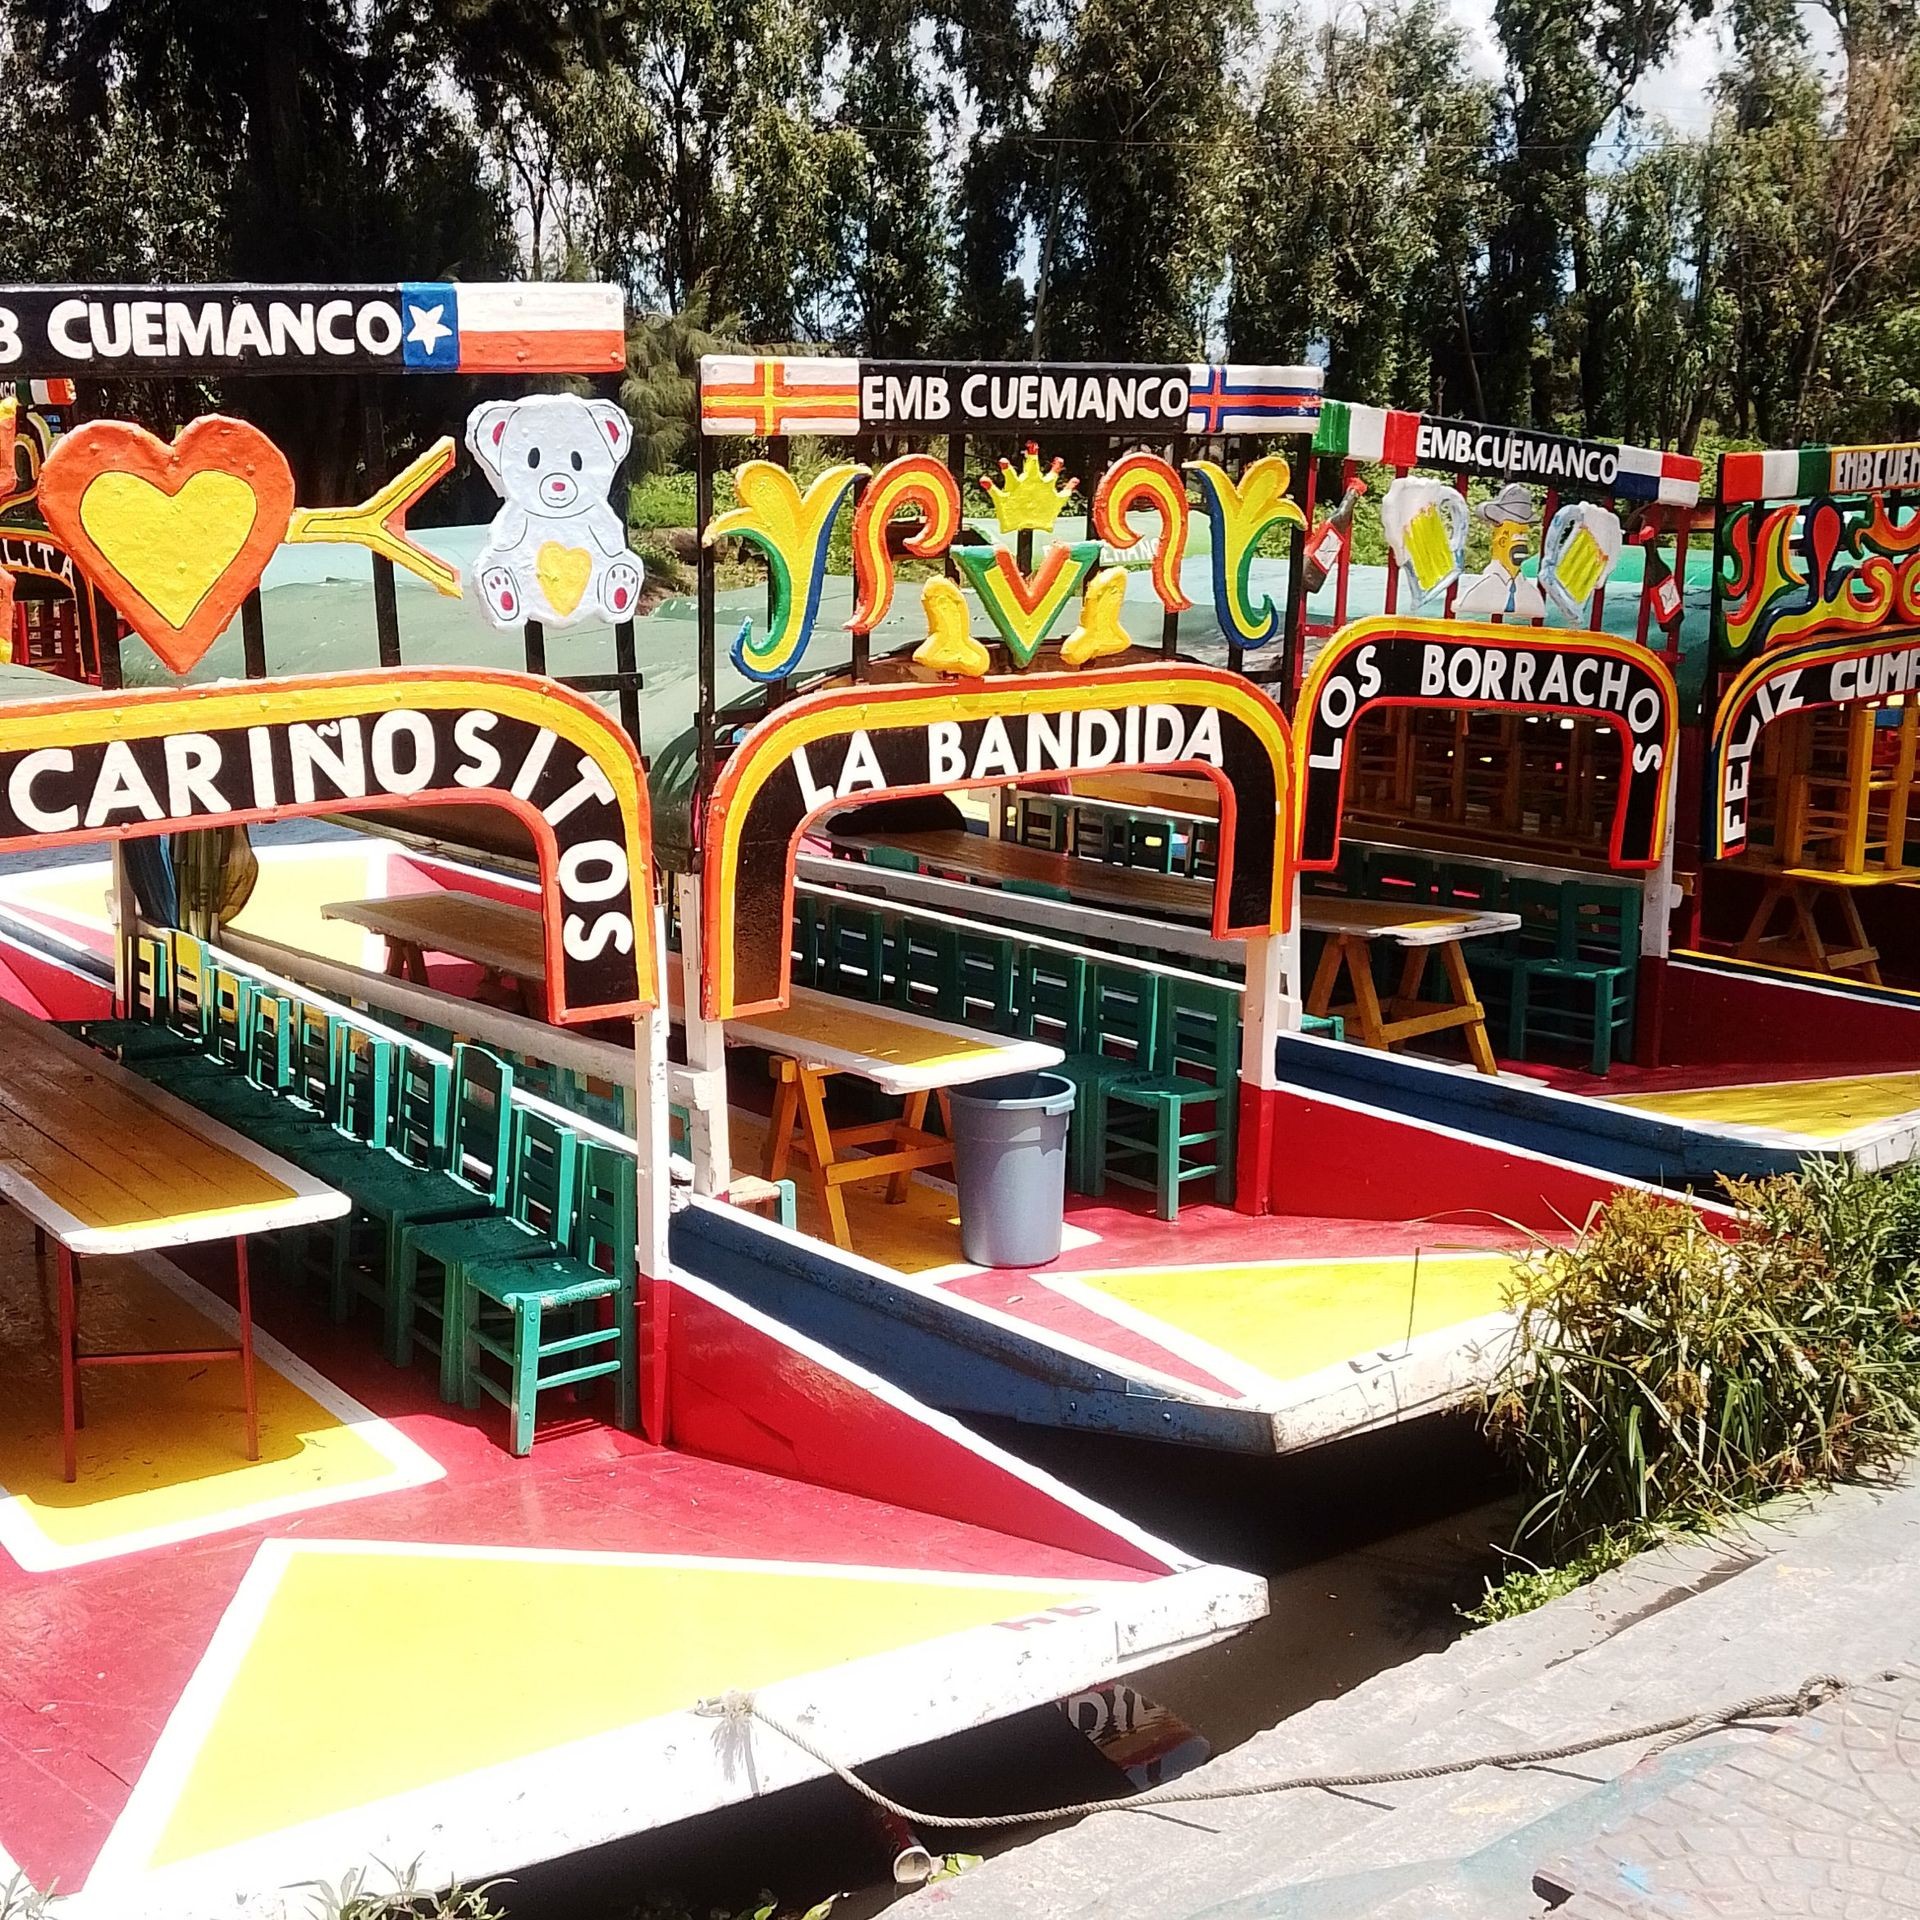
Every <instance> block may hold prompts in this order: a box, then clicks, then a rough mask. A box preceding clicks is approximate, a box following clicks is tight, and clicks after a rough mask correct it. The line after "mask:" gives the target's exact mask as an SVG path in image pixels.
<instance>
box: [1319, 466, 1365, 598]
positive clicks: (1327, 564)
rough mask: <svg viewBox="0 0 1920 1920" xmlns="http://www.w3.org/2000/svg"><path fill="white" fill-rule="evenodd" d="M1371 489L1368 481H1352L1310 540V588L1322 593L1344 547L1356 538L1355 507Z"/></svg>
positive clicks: (1348, 483)
mask: <svg viewBox="0 0 1920 1920" xmlns="http://www.w3.org/2000/svg"><path fill="white" fill-rule="evenodd" d="M1366 490H1367V483H1366V482H1365V481H1364V480H1350V481H1348V482H1347V490H1346V492H1345V493H1343V494H1342V495H1341V496H1340V504H1339V505H1338V506H1337V507H1335V508H1334V510H1333V511H1332V512H1331V513H1330V514H1328V515H1327V517H1326V518H1325V519H1324V520H1323V521H1321V523H1320V525H1319V527H1318V528H1317V529H1316V530H1315V532H1314V536H1313V538H1312V540H1310V541H1309V542H1308V543H1307V591H1308V592H1309V593H1318V592H1319V591H1320V589H1321V588H1322V587H1323V586H1324V585H1325V584H1326V580H1327V576H1328V575H1329V574H1330V573H1332V571H1333V569H1334V567H1335V566H1336V565H1337V564H1338V562H1339V559H1340V554H1341V550H1342V549H1343V548H1344V547H1345V546H1346V545H1347V544H1348V542H1349V541H1351V540H1352V538H1353V510H1354V507H1355V506H1356V505H1357V504H1358V502H1359V499H1360V496H1361V495H1362V494H1363V493H1365V492H1366Z"/></svg>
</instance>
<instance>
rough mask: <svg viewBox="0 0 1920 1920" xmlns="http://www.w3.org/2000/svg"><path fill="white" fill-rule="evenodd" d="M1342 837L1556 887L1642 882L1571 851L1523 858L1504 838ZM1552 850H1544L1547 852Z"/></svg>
mask: <svg viewBox="0 0 1920 1920" xmlns="http://www.w3.org/2000/svg"><path fill="white" fill-rule="evenodd" d="M1340 840H1341V844H1342V845H1343V846H1359V847H1368V848H1371V849H1372V850H1373V851H1374V852H1376V853H1418V854H1424V855H1426V856H1427V857H1428V858H1430V859H1435V860H1449V861H1458V862H1459V863H1460V865H1462V866H1466V867H1485V868H1486V869H1487V870H1488V871H1489V872H1490V873H1504V874H1506V875H1507V876H1508V877H1509V878H1511V879H1515V880H1544V881H1546V882H1548V883H1549V884H1550V885H1553V886H1564V885H1569V884H1571V885H1575V886H1596V885H1606V884H1609V883H1611V884H1613V885H1616V886H1622V887H1637V886H1638V885H1640V883H1641V876H1640V875H1639V874H1637V873H1622V872H1621V871H1620V870H1619V869H1618V868H1617V867H1610V866H1608V865H1606V863H1605V862H1604V861H1602V862H1597V863H1596V862H1593V861H1588V860H1581V859H1576V858H1575V857H1574V856H1573V855H1571V854H1568V855H1565V856H1563V859H1562V862H1558V863H1557V862H1556V861H1554V860H1550V859H1546V858H1542V859H1539V860H1529V859H1522V858H1519V857H1518V856H1517V855H1515V854H1510V853H1509V852H1508V850H1507V848H1508V843H1507V842H1504V841H1501V842H1490V843H1489V844H1488V845H1487V846H1486V848H1485V849H1484V850H1475V849H1470V848H1466V847H1459V846H1453V845H1450V844H1448V843H1447V842H1445V841H1444V840H1442V839H1440V838H1439V836H1437V835H1427V836H1423V837H1422V836H1407V837H1403V836H1402V835H1401V834H1400V833H1399V832H1398V831H1395V832H1393V833H1391V834H1388V833H1355V832H1352V831H1348V832H1346V833H1343V834H1342V835H1341V836H1340ZM1550 851H1552V850H1551V849H1543V853H1544V852H1550Z"/></svg>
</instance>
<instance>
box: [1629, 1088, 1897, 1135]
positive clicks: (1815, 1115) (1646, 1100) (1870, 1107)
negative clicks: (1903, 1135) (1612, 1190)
mask: <svg viewBox="0 0 1920 1920" xmlns="http://www.w3.org/2000/svg"><path fill="white" fill-rule="evenodd" d="M1607 1103H1608V1105H1610V1106H1616V1107H1632V1108H1634V1109H1635V1110H1636V1111H1638V1112H1641V1113H1658V1114H1664V1115H1665V1116H1666V1117H1667V1118H1668V1119H1670V1120H1692V1121H1695V1122H1696V1123H1698V1124H1699V1125H1702V1126H1733V1127H1769V1128H1771V1129H1773V1131H1775V1132H1776V1133H1797V1134H1799V1135H1800V1136H1801V1137H1802V1138H1803V1139H1807V1140H1838V1139H1840V1138H1841V1137H1842V1136H1843V1135H1845V1134H1849V1133H1852V1132H1854V1131H1855V1130H1856V1129H1858V1128H1860V1127H1873V1126H1879V1125H1880V1124H1881V1123H1882V1122H1884V1121H1888V1120H1898V1119H1899V1118H1900V1117H1901V1115H1902V1114H1907V1113H1913V1112H1914V1111H1915V1109H1917V1108H1920V1073H1859V1074H1851V1075H1847V1076H1844V1077H1842V1078H1839V1079H1835V1080H1770V1081H1767V1082H1765V1083H1763V1084H1762V1085H1759V1086H1752V1087H1691V1088H1687V1089H1685V1090H1683V1091H1681V1092H1678V1093H1623V1094H1613V1095H1609V1096H1607Z"/></svg>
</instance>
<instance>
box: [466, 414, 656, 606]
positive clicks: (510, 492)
mask: <svg viewBox="0 0 1920 1920" xmlns="http://www.w3.org/2000/svg"><path fill="white" fill-rule="evenodd" d="M632 442H633V424H632V422H631V421H629V420H628V418H627V416H626V414H625V412H624V411H623V410H622V409H621V408H619V407H617V406H615V405H614V404H613V403H612V402H611V401H609V400H582V399H579V398H578V397H576V396H575V395H573V394H570V393H551V394H537V395H535V396H533V397H532V398H530V399H526V400H489V401H488V402H487V403H486V404H485V405H484V406H479V407H475V408H474V410H473V412H472V413H471V414H470V415H469V416H468V418H467V446H468V449H469V450H470V451H471V453H472V454H473V457H474V458H475V459H476V460H477V461H479V463H480V465H481V466H482V467H483V468H484V469H485V471H486V475H487V478H488V479H490V480H491V481H492V482H493V485H494V490H495V492H497V493H498V494H499V495H500V498H501V501H502V503H503V504H502V505H501V508H500V511H499V512H498V513H497V514H496V515H495V516H494V520H493V525H492V526H491V527H490V528H489V529H488V530H487V544H486V545H485V546H484V547H482V548H481V550H480V557H479V559H478V561H477V562H476V563H475V567H474V573H475V576H476V578H477V579H478V580H479V583H480V597H481V599H482V600H483V601H484V602H485V604H486V609H487V614H488V617H489V618H490V619H491V620H492V621H493V623H494V625H495V626H498V627H517V626H520V625H522V624H523V623H524V622H526V621H529V620H538V621H540V622H541V623H542V624H543V625H546V626H554V627H568V626H577V625H579V624H580V623H581V622H582V621H588V620H603V621H607V622H609V623H617V622H619V621H622V620H631V619H632V618H633V616H634V610H635V609H636V608H637V607H638V605H639V603H640V584H641V580H642V578H643V573H642V569H641V564H640V556H639V555H638V554H636V553H634V552H632V551H631V550H630V549H629V548H628V546H627V535H626V528H625V527H624V526H623V525H622V524H621V520H620V516H619V515H618V514H617V513H615V512H614V510H613V508H612V507H611V506H610V505H609V504H608V500H607V493H608V489H609V488H610V487H611V486H612V484H613V476H614V474H615V473H616V472H618V471H619V467H620V463H621V461H622V460H624V459H625V458H626V457H627V449H628V447H629V446H630V445H631V444H632Z"/></svg>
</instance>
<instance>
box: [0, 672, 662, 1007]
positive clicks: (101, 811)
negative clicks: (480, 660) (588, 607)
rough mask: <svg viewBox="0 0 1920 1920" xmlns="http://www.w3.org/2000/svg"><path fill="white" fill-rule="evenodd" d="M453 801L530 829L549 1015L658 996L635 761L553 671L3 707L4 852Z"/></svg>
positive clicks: (640, 1003) (413, 675) (417, 676)
mask: <svg viewBox="0 0 1920 1920" xmlns="http://www.w3.org/2000/svg"><path fill="white" fill-rule="evenodd" d="M448 803H457V804H460V805H463V806H485V805H492V806H501V807H506V808H507V809H509V810H510V811H511V812H513V813H515V814H517V815H518V816H519V817H520V819H521V820H522V821H523V822H524V823H525V825H526V827H527V829H528V831H529V833H530V834H531V835H532V837H533V843H534V847H535V849H536V851H537V853H538V855H539V861H540V874H541V880H542V883H543V884H542V888H541V900H542V915H543V918H544V920H545V924H546V961H547V997H548V1009H549V1014H550V1017H551V1018H552V1019H553V1020H555V1021H557V1022H561V1023H566V1024H574V1023H579V1022H583V1021H589V1020H604V1019H609V1018H613V1017H615V1016H619V1015H629V1014H633V1013H636V1012H638V1011H639V1010H641V1009H642V1008H643V1007H648V1006H652V1005H653V1004H655V1002H656V1000H657V997H658V966H657V957H656V955H655V952H654V945H653V923H654V916H653V848H652V832H651V823H650V819H649V815H648V810H647V789H646V783H645V781H644V779H643V777H642V775H641V771H640V763H639V760H638V757H637V756H636V754H635V752H634V748H633V743H632V742H631V741H630V740H629V739H628V738H627V736H626V734H625V733H623V732H622V731H621V730H620V729H619V728H618V727H616V726H615V725H614V724H613V722H612V721H611V720H609V719H608V718H607V717H606V715H604V714H603V713H601V712H600V710H599V709H598V708H597V707H595V706H593V705H591V704H590V703H589V702H588V701H586V700H584V699H582V698H581V697H580V696H579V695H578V694H576V693H573V692H571V691H569V690H568V689H567V688H565V687H562V686H559V685H557V684H556V683H554V682H553V681H550V680H540V679H535V678H532V677H531V676H528V675H523V674H511V673H473V672H463V671H460V670H458V669H446V670H440V671H435V670H433V669H426V670H402V671H398V672H394V671H378V672H372V673H348V674H326V675H319V676H314V677H311V678H303V679H289V680H261V681H252V682H249V683H246V684H244V685H227V686H208V687H165V688H155V689H152V690H150V691H146V692H139V693H94V694H87V695H82V696H76V697H73V698H69V699H59V700H49V701H34V702H29V703H22V704H19V705H12V706H0V850H6V851H18V850H21V849H31V848H38V847H46V846H56V845H63V844H67V843H70V842H74V841H88V840H120V839H128V838H133V837H138V836H142V835H148V834H159V833H174V832H179V831H182V830H185V829H191V828H199V827H215V826H236V825H241V824H244V823H247V822H250V821H256V820H274V819H281V818H285V817H289V816H293V815H300V814H317V813H357V812H373V811H378V810H380V809H382V808H389V807H421V806H432V805H435V804H448Z"/></svg>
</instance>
